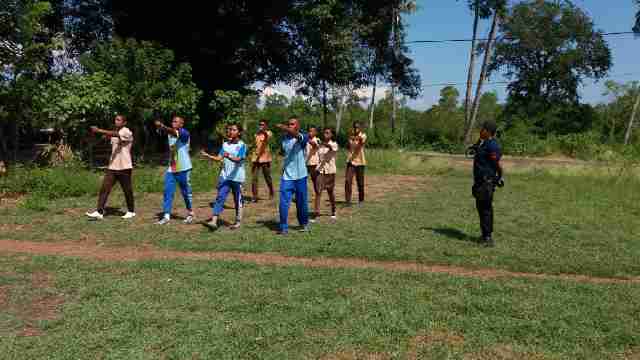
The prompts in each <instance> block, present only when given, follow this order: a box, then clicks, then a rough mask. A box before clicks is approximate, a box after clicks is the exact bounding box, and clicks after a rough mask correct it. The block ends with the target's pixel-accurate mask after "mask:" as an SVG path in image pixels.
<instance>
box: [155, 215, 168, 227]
mask: <svg viewBox="0 0 640 360" xmlns="http://www.w3.org/2000/svg"><path fill="white" fill-rule="evenodd" d="M168 223H169V218H168V217H166V216H163V217H162V218H160V220H158V222H156V225H165V224H168Z"/></svg>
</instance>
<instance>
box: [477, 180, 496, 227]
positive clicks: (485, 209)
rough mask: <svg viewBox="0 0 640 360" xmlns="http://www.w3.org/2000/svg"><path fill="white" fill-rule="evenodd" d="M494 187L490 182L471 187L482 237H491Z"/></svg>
mask: <svg viewBox="0 0 640 360" xmlns="http://www.w3.org/2000/svg"><path fill="white" fill-rule="evenodd" d="M494 191H495V186H494V185H493V184H492V183H490V182H485V183H479V184H478V183H477V184H474V185H473V188H472V194H473V197H475V198H476V209H477V210H478V216H479V217H480V231H481V232H482V237H483V238H486V237H491V234H492V233H493V193H494Z"/></svg>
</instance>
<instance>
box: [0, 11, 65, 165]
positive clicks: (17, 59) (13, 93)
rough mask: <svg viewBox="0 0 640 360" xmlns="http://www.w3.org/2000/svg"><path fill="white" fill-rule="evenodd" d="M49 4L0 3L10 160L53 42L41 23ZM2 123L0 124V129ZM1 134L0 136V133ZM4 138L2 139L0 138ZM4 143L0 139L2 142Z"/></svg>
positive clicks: (0, 72) (0, 66) (0, 61)
mask: <svg viewBox="0 0 640 360" xmlns="http://www.w3.org/2000/svg"><path fill="white" fill-rule="evenodd" d="M50 13H51V5H50V4H49V2H46V1H38V0H5V1H2V2H1V3H0V86H1V87H2V88H3V90H2V93H3V96H2V97H1V100H2V101H3V104H2V108H3V114H4V116H3V117H0V122H4V123H8V124H9V125H10V127H11V128H12V130H13V135H12V138H13V158H14V160H16V158H17V154H18V148H19V146H20V133H21V129H22V128H25V127H27V126H28V125H29V124H28V123H29V121H30V119H31V118H32V116H31V112H32V111H33V95H34V94H35V93H36V88H37V86H38V82H39V81H40V80H41V79H42V77H43V76H44V75H46V73H47V71H48V60H49V56H50V54H51V49H52V48H54V39H53V36H52V34H51V32H50V31H49V29H47V27H46V26H45V24H44V19H45V17H46V16H47V15H48V14H50ZM3 125H4V124H2V123H0V128H2V127H3ZM0 135H2V134H0ZM3 137H4V136H3ZM5 142H6V141H5V140H4V139H3V141H2V143H5Z"/></svg>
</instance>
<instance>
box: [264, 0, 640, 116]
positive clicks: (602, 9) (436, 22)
mask: <svg viewBox="0 0 640 360" xmlns="http://www.w3.org/2000/svg"><path fill="white" fill-rule="evenodd" d="M417 2H418V11H417V12H415V13H414V14H410V15H407V16H406V18H405V19H404V21H405V22H406V24H407V25H408V29H407V32H408V35H407V39H406V41H407V42H410V41H416V40H443V39H470V38H471V36H472V30H473V29H472V25H473V14H472V13H471V11H469V8H468V7H467V0H457V1H454V0H418V1H417ZM514 3H516V1H515V0H509V4H514ZM573 3H574V5H576V6H577V7H580V8H581V9H583V10H584V11H585V12H586V13H587V14H588V15H590V16H591V18H592V19H593V21H594V24H595V27H596V29H598V30H601V31H602V32H607V33H610V32H628V31H631V28H632V27H633V24H634V22H635V17H634V16H635V12H636V11H637V9H636V7H635V5H634V4H633V0H573ZM490 25H491V24H490V22H489V21H488V20H487V21H484V22H481V24H480V26H479V28H478V30H479V37H480V38H486V37H488V33H489V27H490ZM605 39H606V40H607V42H608V44H609V48H610V49H611V53H612V63H613V66H612V68H611V69H610V71H609V77H608V78H605V79H602V80H600V81H599V82H597V83H595V82H593V81H591V80H588V79H587V80H586V81H585V82H584V85H583V86H582V87H581V88H580V89H579V93H580V95H581V97H582V101H583V102H588V103H591V104H597V103H600V102H607V101H609V100H610V99H608V98H607V96H605V95H603V92H604V82H605V81H606V80H608V79H611V80H615V81H618V82H627V81H633V80H638V81H640V61H639V58H640V57H639V56H638V55H637V54H639V53H640V37H638V38H635V37H634V36H633V35H619V36H607V37H606V38H605ZM408 46H409V50H410V54H409V56H410V57H411V58H412V59H413V60H414V62H415V67H416V68H417V70H418V71H419V72H420V75H421V77H422V85H423V91H422V94H421V95H420V97H418V98H417V99H415V100H409V101H408V103H407V104H408V106H409V107H411V108H414V109H418V110H426V109H428V108H430V107H431V106H432V105H433V104H435V103H437V102H438V98H439V97H440V90H441V89H442V88H443V86H442V85H441V84H443V83H447V84H450V83H455V84H458V85H456V87H457V88H458V91H459V92H460V100H461V101H463V100H464V94H465V91H466V85H465V84H466V81H467V67H468V66H469V50H470V46H471V44H470V43H468V42H456V43H438V44H408ZM634 54H635V59H634ZM481 63H482V57H480V58H477V64H476V65H477V69H476V71H475V74H476V80H474V81H477V76H478V74H480V66H481ZM505 80H506V79H504V78H502V77H501V76H500V75H499V74H496V75H495V76H493V77H492V78H491V79H490V80H489V84H486V83H485V86H484V87H483V92H486V91H495V92H496V93H497V94H498V99H499V101H500V102H504V101H505V99H506V93H505V90H506V84H490V82H500V81H505ZM255 86H256V88H262V87H263V86H264V84H262V83H257V84H255ZM386 90H388V86H386V85H380V86H378V87H377V90H376V100H380V99H381V98H382V97H383V96H384V93H385V91H386ZM474 91H475V86H474ZM274 92H275V93H280V94H284V95H286V96H288V97H291V96H293V95H294V94H295V91H294V89H293V88H292V87H291V86H288V85H285V84H278V85H275V86H273V87H272V88H269V89H267V91H266V92H265V93H266V94H272V93H274ZM362 93H363V94H368V96H370V94H371V88H367V89H363V90H362Z"/></svg>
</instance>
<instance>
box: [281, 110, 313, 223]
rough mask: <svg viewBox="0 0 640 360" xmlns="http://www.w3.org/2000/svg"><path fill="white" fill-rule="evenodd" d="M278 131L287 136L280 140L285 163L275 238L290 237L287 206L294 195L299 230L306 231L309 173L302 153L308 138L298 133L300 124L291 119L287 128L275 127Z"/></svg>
mask: <svg viewBox="0 0 640 360" xmlns="http://www.w3.org/2000/svg"><path fill="white" fill-rule="evenodd" d="M277 127H278V128H279V129H281V130H283V131H285V133H286V135H285V137H284V139H282V150H283V152H284V160H283V164H282V178H281V180H280V206H279V210H280V231H278V234H281V235H286V234H288V233H289V225H288V217H289V204H290V203H291V198H292V196H293V195H294V194H295V197H296V210H297V217H298V222H299V223H300V225H301V226H302V231H308V230H309V214H308V204H307V201H308V197H307V176H308V173H307V167H306V164H305V149H306V146H307V140H308V137H307V135H306V134H303V133H301V132H300V122H299V121H298V119H296V118H295V117H291V118H290V119H289V121H288V122H287V124H278V125H277Z"/></svg>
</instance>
